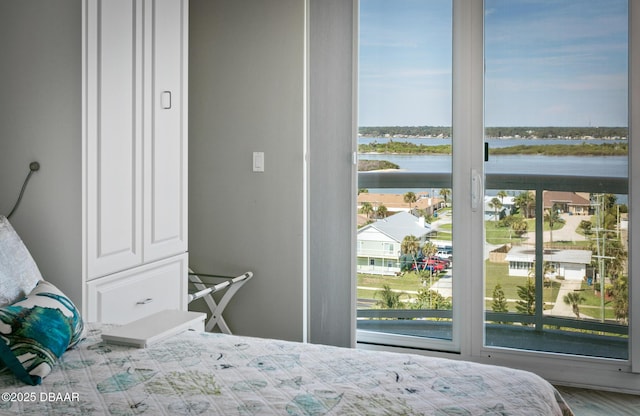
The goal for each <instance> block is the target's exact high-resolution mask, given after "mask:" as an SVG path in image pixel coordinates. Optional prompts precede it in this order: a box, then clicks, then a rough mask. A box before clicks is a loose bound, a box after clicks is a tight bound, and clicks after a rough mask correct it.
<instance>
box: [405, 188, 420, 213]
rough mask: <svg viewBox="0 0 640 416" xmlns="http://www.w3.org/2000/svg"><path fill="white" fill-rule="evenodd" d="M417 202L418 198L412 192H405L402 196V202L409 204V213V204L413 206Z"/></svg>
mask: <svg viewBox="0 0 640 416" xmlns="http://www.w3.org/2000/svg"><path fill="white" fill-rule="evenodd" d="M417 200H418V198H417V197H416V194H414V193H413V192H407V193H406V194H404V202H406V203H408V204H409V211H411V204H413V203H414V202H416V201H417Z"/></svg>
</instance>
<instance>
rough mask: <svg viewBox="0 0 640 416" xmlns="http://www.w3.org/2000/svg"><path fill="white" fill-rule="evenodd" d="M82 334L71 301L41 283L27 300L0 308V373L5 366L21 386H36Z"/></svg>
mask: <svg viewBox="0 0 640 416" xmlns="http://www.w3.org/2000/svg"><path fill="white" fill-rule="evenodd" d="M83 332H84V324H83V322H82V317H81V316H80V312H79V311H78V309H77V308H76V307H75V306H74V304H73V303H72V302H71V300H69V298H68V297H66V296H65V295H64V294H63V293H62V292H61V291H60V290H59V289H58V288H56V287H55V286H54V285H52V284H51V283H49V282H46V281H44V280H41V281H40V282H38V285H37V286H36V287H35V289H33V291H32V292H31V293H30V294H29V295H28V296H27V297H25V298H23V299H21V300H19V301H17V302H15V303H14V304H12V305H8V306H4V307H2V308H0V371H4V368H3V367H5V366H6V367H7V368H8V369H9V370H11V371H12V372H13V373H14V374H15V375H16V376H17V377H18V378H19V379H20V380H22V381H24V382H25V383H27V384H31V385H37V384H40V383H41V382H42V379H43V378H44V377H46V376H47V375H48V374H49V373H50V372H51V369H52V368H53V366H54V365H55V364H56V362H57V360H58V358H60V357H61V356H62V354H63V353H64V352H65V351H66V350H67V349H69V348H71V347H73V346H74V345H76V344H77V343H78V342H79V341H80V340H81V339H82V337H83Z"/></svg>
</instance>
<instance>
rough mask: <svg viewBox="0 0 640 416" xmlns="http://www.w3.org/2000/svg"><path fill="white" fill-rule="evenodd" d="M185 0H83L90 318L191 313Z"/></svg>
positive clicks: (86, 303)
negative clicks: (189, 291) (177, 311)
mask: <svg viewBox="0 0 640 416" xmlns="http://www.w3.org/2000/svg"><path fill="white" fill-rule="evenodd" d="M187 42H188V3H187V0H83V146H84V147H83V203H84V207H83V225H84V227H83V228H84V230H83V233H84V236H83V240H84V244H83V246H84V250H85V252H84V254H83V257H84V269H85V278H84V279H83V285H85V289H84V295H83V299H84V302H83V312H84V314H85V318H86V320H88V321H102V322H115V323H125V322H128V321H131V320H134V319H138V318H141V317H143V316H146V315H149V314H151V313H154V312H157V311H159V310H162V309H187V281H186V276H187V270H188V258H187V59H188V43H187Z"/></svg>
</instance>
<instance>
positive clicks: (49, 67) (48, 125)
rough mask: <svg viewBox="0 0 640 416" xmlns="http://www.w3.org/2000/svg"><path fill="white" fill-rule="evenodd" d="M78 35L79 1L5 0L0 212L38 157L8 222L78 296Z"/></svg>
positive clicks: (0, 26) (0, 47)
mask: <svg viewBox="0 0 640 416" xmlns="http://www.w3.org/2000/svg"><path fill="white" fill-rule="evenodd" d="M81 39H82V38H81V4H80V0H56V1H50V0H26V1H1V2H0V57H1V58H0V59H1V60H2V62H1V63H0V91H1V93H0V213H2V214H3V215H7V214H8V213H9V211H10V210H11V207H12V206H13V203H14V202H15V200H16V199H17V197H18V193H19V191H20V187H21V186H22V181H23V180H24V177H25V176H26V174H27V173H28V172H29V163H30V162H32V161H34V160H37V161H39V162H40V163H41V165H42V168H41V170H40V172H38V173H36V174H34V175H33V176H32V178H31V181H30V183H29V187H28V189H27V190H26V193H25V195H24V198H23V200H22V204H21V205H20V208H19V209H18V211H17V212H16V213H15V215H14V216H13V217H12V219H11V223H12V224H13V226H14V228H15V229H16V230H17V231H18V234H19V235H20V236H21V237H22V239H23V241H24V242H25V244H26V245H27V247H28V248H29V250H30V251H31V254H32V255H33V257H34V258H35V260H36V262H37V263H38V266H39V267H40V269H41V272H42V274H43V276H44V278H45V279H47V280H50V281H51V282H52V283H54V284H55V285H57V286H59V287H60V288H61V289H62V290H63V291H64V292H65V293H67V294H68V295H69V296H71V298H72V299H73V300H74V301H75V302H78V301H79V300H80V297H81V296H80V295H81V290H82V288H81V287H80V285H79V284H78V282H80V273H81V257H80V253H81V221H80V218H81V214H82V212H81V208H82V207H81V204H80V201H81V189H80V187H81V175H80V164H81V127H80V126H81V87H82V85H81ZM74 259H75V260H74ZM67 276H74V280H71V281H70V280H69V279H67V278H66V277H67ZM72 283H73V284H72Z"/></svg>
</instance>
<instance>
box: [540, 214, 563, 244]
mask: <svg viewBox="0 0 640 416" xmlns="http://www.w3.org/2000/svg"><path fill="white" fill-rule="evenodd" d="M544 220H545V221H547V222H548V223H549V242H551V243H553V226H554V225H555V224H556V223H558V222H562V218H561V217H560V214H559V213H558V207H557V206H556V204H553V206H552V207H551V209H549V210H548V211H547V212H546V213H545V214H544Z"/></svg>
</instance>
